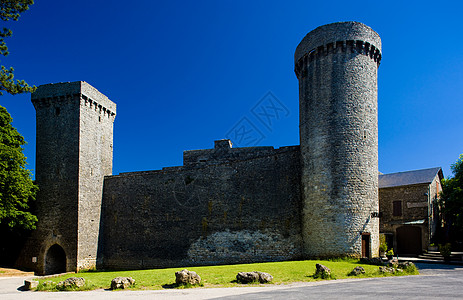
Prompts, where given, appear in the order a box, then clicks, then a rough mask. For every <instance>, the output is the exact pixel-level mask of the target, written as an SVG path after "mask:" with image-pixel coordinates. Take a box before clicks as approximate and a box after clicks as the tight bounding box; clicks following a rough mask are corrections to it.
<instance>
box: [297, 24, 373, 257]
mask: <svg viewBox="0 0 463 300" xmlns="http://www.w3.org/2000/svg"><path fill="white" fill-rule="evenodd" d="M294 60H295V72H296V75H297V78H298V80H299V103H300V104H299V105H300V108H299V113H300V116H299V120H300V123H299V124H300V125H299V127H300V129H299V132H300V142H301V159H302V160H301V162H302V188H303V191H302V197H303V221H302V224H303V228H302V229H303V241H304V254H305V256H307V257H339V256H353V257H360V256H364V257H372V256H377V255H378V247H379V219H378V211H379V207H378V118H377V97H378V96H377V92H378V87H377V70H378V66H379V63H380V60H381V39H380V37H379V35H378V34H377V33H376V32H375V31H373V30H372V29H371V28H370V27H368V26H366V25H364V24H362V23H357V22H340V23H333V24H328V25H324V26H321V27H318V28H316V29H315V30H313V31H311V32H310V33H309V34H307V35H306V37H304V39H303V40H302V41H301V43H300V44H299V45H298V46H297V48H296V53H295V55H294Z"/></svg>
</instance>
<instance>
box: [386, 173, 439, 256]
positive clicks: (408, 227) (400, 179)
mask: <svg viewBox="0 0 463 300" xmlns="http://www.w3.org/2000/svg"><path fill="white" fill-rule="evenodd" d="M442 178H443V174H442V169H441V168H431V169H423V170H415V171H408V172H401V173H392V174H383V175H380V176H379V181H380V185H379V187H380V188H379V205H380V212H381V222H380V232H381V233H382V234H385V235H386V237H387V240H388V245H389V247H390V248H394V251H395V253H398V254H420V253H422V252H423V251H425V250H427V248H428V246H429V244H430V243H431V241H432V240H433V239H434V238H435V235H436V233H437V230H438V227H439V224H440V216H439V212H438V203H437V201H438V198H439V193H440V192H441V191H442V185H441V179H442Z"/></svg>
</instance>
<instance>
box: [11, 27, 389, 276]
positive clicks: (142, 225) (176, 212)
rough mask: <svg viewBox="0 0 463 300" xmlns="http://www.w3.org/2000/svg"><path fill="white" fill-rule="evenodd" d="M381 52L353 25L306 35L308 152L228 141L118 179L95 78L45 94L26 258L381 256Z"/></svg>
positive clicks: (58, 265)
mask: <svg viewBox="0 0 463 300" xmlns="http://www.w3.org/2000/svg"><path fill="white" fill-rule="evenodd" d="M380 51H381V41H380V38H379V36H378V34H377V33H375V32H374V31H373V30H372V29H371V28H369V27H367V26H365V25H363V24H361V23H356V22H343V23H334V24H329V25H325V26H321V27H319V28H317V29H315V30H313V31H312V32H310V33H309V34H308V35H307V36H306V37H305V38H304V39H303V40H302V42H301V43H300V44H299V46H298V47H297V49H296V53H295V72H296V75H297V78H298V79H299V91H300V97H299V101H300V141H301V145H300V146H289V147H281V148H278V149H274V148H273V147H249V148H232V145H231V142H230V141H229V140H219V141H215V145H214V148H212V149H203V150H190V151H185V152H184V156H183V165H182V166H178V167H168V168H164V169H162V170H157V171H145V172H131V173H122V174H119V175H114V176H112V175H111V173H112V148H113V145H112V141H113V138H112V136H113V122H114V118H115V112H116V105H115V104H114V103H113V102H111V101H110V100H109V99H108V98H107V97H106V96H104V95H103V94H101V93H100V92H98V91H97V90H96V89H95V88H93V87H91V86H90V85H89V84H87V83H85V82H80V81H79V82H71V83H59V84H48V85H43V86H40V87H39V88H38V89H37V91H36V92H35V93H34V94H33V95H32V102H33V104H34V106H35V108H36V111H37V166H36V174H37V175H36V179H37V183H38V185H39V187H40V193H39V195H38V201H37V205H38V217H39V224H38V228H37V230H36V231H35V232H34V233H33V235H32V237H31V239H30V240H29V241H28V243H27V245H26V247H25V248H24V250H23V253H22V255H21V257H20V260H19V261H18V264H19V265H21V266H23V267H28V268H30V269H34V270H35V271H36V272H37V273H39V274H50V273H57V272H61V271H76V270H79V269H85V268H92V267H95V266H96V267H98V268H106V269H139V268H155V267H172V266H192V265H204V264H225V263H226V264H229V263H247V262H263V261H278V260H288V259H301V258H309V257H333V256H336V257H339V256H353V257H360V256H367V257H371V256H377V253H378V235H379V233H378V219H377V218H375V213H377V212H378V171H377V170H378V156H377V155H378V153H377V147H378V146H377V145H378V141H377V139H378V135H377V68H378V65H379V62H380V60H381V52H380Z"/></svg>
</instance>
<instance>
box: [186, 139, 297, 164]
mask: <svg viewBox="0 0 463 300" xmlns="http://www.w3.org/2000/svg"><path fill="white" fill-rule="evenodd" d="M298 148H299V146H288V147H281V148H278V149H275V148H273V147H271V146H267V147H243V148H232V144H231V141H230V140H217V141H214V149H201V150H187V151H184V152H183V165H184V166H185V167H194V166H203V165H217V164H223V163H229V162H235V161H244V160H249V159H255V158H261V157H265V156H272V155H277V154H280V153H284V152H288V151H295V150H297V149H298Z"/></svg>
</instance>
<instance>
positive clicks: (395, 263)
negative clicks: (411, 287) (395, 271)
mask: <svg viewBox="0 0 463 300" xmlns="http://www.w3.org/2000/svg"><path fill="white" fill-rule="evenodd" d="M398 265H399V260H398V259H397V258H393V259H391V260H389V261H388V266H389V267H393V268H397V266H398Z"/></svg>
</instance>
